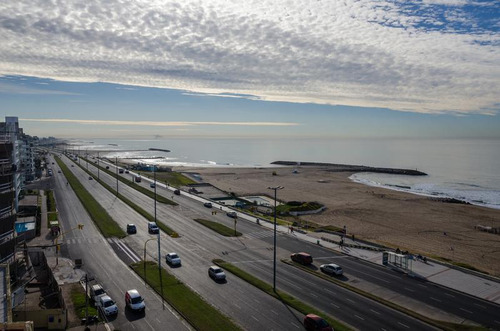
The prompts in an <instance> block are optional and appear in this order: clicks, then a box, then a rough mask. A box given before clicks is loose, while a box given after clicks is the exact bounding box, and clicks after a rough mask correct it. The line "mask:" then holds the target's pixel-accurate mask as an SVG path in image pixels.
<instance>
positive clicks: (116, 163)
mask: <svg viewBox="0 0 500 331" xmlns="http://www.w3.org/2000/svg"><path fill="white" fill-rule="evenodd" d="M115 168H116V196H117V197H118V157H115Z"/></svg>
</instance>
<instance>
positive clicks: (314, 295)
mask: <svg viewBox="0 0 500 331" xmlns="http://www.w3.org/2000/svg"><path fill="white" fill-rule="evenodd" d="M309 294H310V295H311V296H313V297H315V298H317V297H318V296H317V295H316V294H313V293H309Z"/></svg>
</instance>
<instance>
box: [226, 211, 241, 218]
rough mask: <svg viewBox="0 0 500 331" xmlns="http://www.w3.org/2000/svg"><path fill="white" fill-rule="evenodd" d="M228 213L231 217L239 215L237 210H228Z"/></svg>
mask: <svg viewBox="0 0 500 331" xmlns="http://www.w3.org/2000/svg"><path fill="white" fill-rule="evenodd" d="M226 215H227V216H229V217H231V218H236V217H238V214H236V212H235V211H228V212H227V213H226Z"/></svg>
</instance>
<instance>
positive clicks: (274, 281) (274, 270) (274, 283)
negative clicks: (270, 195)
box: [268, 186, 283, 292]
mask: <svg viewBox="0 0 500 331" xmlns="http://www.w3.org/2000/svg"><path fill="white" fill-rule="evenodd" d="M268 189H270V190H273V191H274V268H273V291H274V292H276V192H277V191H278V190H281V189H283V186H275V187H268Z"/></svg>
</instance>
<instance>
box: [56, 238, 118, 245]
mask: <svg viewBox="0 0 500 331" xmlns="http://www.w3.org/2000/svg"><path fill="white" fill-rule="evenodd" d="M106 242H108V243H110V244H112V243H113V242H114V241H113V239H112V238H102V237H78V238H69V239H66V240H65V241H64V243H65V244H66V245H76V244H88V245H92V244H99V243H106Z"/></svg>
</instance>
